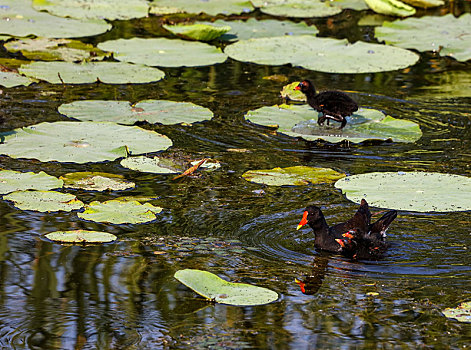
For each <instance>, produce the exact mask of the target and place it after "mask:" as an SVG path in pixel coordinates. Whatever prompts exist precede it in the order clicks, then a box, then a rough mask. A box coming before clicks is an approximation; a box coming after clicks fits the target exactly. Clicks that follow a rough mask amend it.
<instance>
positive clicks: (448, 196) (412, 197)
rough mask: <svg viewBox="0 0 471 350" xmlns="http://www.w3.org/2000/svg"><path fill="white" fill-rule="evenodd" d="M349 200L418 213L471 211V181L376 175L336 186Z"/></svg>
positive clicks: (346, 180) (432, 175) (428, 175)
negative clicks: (363, 200) (364, 200)
mask: <svg viewBox="0 0 471 350" xmlns="http://www.w3.org/2000/svg"><path fill="white" fill-rule="evenodd" d="M335 187H336V188H340V189H341V190H342V192H343V193H344V194H345V195H346V197H347V198H348V199H349V200H351V201H353V202H357V203H360V201H361V199H362V198H365V199H366V200H367V201H368V203H369V204H370V205H371V206H374V207H380V208H390V209H397V210H407V211H417V212H450V211H465V210H471V196H470V195H469V194H470V193H471V178H469V177H466V176H460V175H451V174H441V173H428V172H402V171H399V172H375V173H367V174H361V175H352V176H348V177H346V178H343V179H340V180H339V181H337V182H336V183H335Z"/></svg>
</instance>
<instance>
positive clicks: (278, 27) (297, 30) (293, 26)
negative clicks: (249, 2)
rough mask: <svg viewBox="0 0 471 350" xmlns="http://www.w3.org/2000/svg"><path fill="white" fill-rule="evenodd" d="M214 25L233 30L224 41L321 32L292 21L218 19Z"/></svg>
mask: <svg viewBox="0 0 471 350" xmlns="http://www.w3.org/2000/svg"><path fill="white" fill-rule="evenodd" d="M203 23H207V22H203ZM213 24H214V25H219V26H230V27H231V30H229V31H228V32H227V33H226V34H223V35H222V36H221V37H220V38H219V39H220V40H223V41H235V40H246V39H252V38H267V37H273V36H282V35H304V34H305V35H316V34H317V33H318V32H319V30H318V29H317V28H316V27H315V26H313V25H311V26H310V25H307V24H306V23H305V22H299V23H294V22H291V21H277V20H274V19H266V20H260V21H258V20H256V19H255V18H249V19H248V20H246V21H241V20H239V21H224V20H222V19H218V20H217V21H215V22H214V23H213Z"/></svg>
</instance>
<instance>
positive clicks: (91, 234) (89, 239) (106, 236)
mask: <svg viewBox="0 0 471 350" xmlns="http://www.w3.org/2000/svg"><path fill="white" fill-rule="evenodd" d="M45 236H46V237H47V238H48V239H50V240H51V241H55V242H61V243H109V242H113V241H115V240H116V239H118V237H116V236H115V235H113V234H111V233H108V232H101V231H87V230H73V231H55V232H51V233H48V234H47V235H45Z"/></svg>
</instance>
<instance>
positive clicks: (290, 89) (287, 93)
mask: <svg viewBox="0 0 471 350" xmlns="http://www.w3.org/2000/svg"><path fill="white" fill-rule="evenodd" d="M298 85H299V81H295V82H293V83H290V84H288V85H285V86H283V89H282V90H281V91H280V96H281V97H282V98H285V99H287V100H290V101H304V102H306V95H304V94H303V93H302V92H301V90H295V89H294V88H295V87H296V86H298Z"/></svg>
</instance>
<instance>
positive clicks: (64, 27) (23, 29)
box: [0, 0, 111, 38]
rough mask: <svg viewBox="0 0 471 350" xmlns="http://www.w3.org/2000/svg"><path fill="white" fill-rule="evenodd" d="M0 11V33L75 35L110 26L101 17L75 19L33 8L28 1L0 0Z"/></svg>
mask: <svg viewBox="0 0 471 350" xmlns="http://www.w3.org/2000/svg"><path fill="white" fill-rule="evenodd" d="M0 13H1V15H2V16H1V17H2V20H1V21H0V33H2V34H10V35H12V36H19V37H26V36H28V35H36V36H42V37H48V38H79V37H84V36H93V35H98V34H101V33H104V32H106V31H107V30H109V29H111V24H108V23H106V21H104V20H101V19H89V20H77V19H72V18H62V17H56V16H53V15H50V14H49V13H45V12H39V11H36V10H34V9H33V8H31V1H30V0H2V3H1V8H0Z"/></svg>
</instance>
